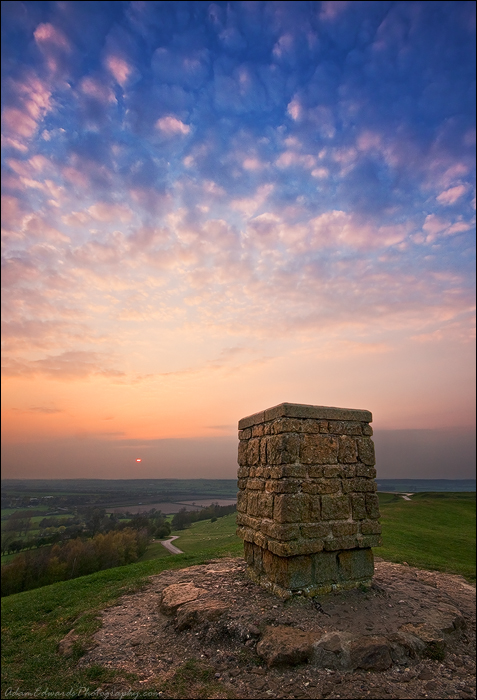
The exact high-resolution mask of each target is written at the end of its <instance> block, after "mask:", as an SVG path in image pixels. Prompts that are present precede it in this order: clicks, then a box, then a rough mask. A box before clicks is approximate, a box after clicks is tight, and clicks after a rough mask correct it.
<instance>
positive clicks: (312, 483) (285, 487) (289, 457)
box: [237, 403, 381, 597]
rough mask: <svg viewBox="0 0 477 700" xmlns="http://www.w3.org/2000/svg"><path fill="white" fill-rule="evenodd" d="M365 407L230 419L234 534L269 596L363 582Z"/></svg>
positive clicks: (367, 557) (373, 540)
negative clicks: (234, 435)
mask: <svg viewBox="0 0 477 700" xmlns="http://www.w3.org/2000/svg"><path fill="white" fill-rule="evenodd" d="M371 420H372V416H371V413H370V412H369V411H362V410H354V409H348V408H331V407H327V406H308V405H303V404H293V403H282V404H280V405H279V406H274V407H273V408H269V409H266V410H265V411H261V412H260V413H256V414H254V415H252V416H248V417H247V418H242V420H241V421H239V440H240V442H239V453H238V463H239V470H238V487H239V489H240V490H239V493H238V497H237V525H238V529H237V534H238V535H239V536H240V537H242V538H243V540H244V549H245V559H246V561H247V564H248V571H249V574H250V576H251V577H252V579H253V580H255V581H257V582H258V583H260V584H261V585H262V586H264V587H266V588H269V589H270V590H272V591H273V592H274V593H276V594H277V595H280V596H282V597H288V596H290V595H292V594H294V593H303V594H305V595H316V594H318V593H328V592H330V591H332V590H336V589H349V588H355V587H357V586H358V585H360V584H364V585H369V584H370V583H371V578H372V576H373V572H374V561H373V553H372V550H371V547H373V546H376V545H378V544H380V537H379V534H380V532H381V526H380V524H379V522H378V518H379V502H378V496H377V494H376V482H375V480H374V479H375V477H376V470H375V468H374V464H375V458H374V444H373V441H372V439H371V435H372V434H373V430H372V428H371V426H370V425H369V423H370V422H371Z"/></svg>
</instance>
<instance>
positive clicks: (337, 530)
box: [331, 521, 374, 537]
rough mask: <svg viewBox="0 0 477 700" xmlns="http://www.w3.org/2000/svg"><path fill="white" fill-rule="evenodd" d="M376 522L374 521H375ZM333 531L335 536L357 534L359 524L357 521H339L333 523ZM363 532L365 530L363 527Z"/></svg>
mask: <svg viewBox="0 0 477 700" xmlns="http://www.w3.org/2000/svg"><path fill="white" fill-rule="evenodd" d="M373 523H374V521H373ZM331 532H332V534H333V535H334V536H335V537H342V536H343V535H356V533H357V532H358V525H357V523H347V522H338V523H331ZM361 532H363V530H362V529H361ZM363 534H370V533H363Z"/></svg>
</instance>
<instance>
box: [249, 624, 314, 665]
mask: <svg viewBox="0 0 477 700" xmlns="http://www.w3.org/2000/svg"><path fill="white" fill-rule="evenodd" d="M316 638H317V635H316V634H313V632H304V631H303V630H300V629H296V628H293V627H286V626H284V625H279V626H278V627H267V628H266V629H265V631H264V633H263V636H262V639H261V640H260V641H259V643H258V644H257V654H258V656H260V657H261V658H262V659H263V660H264V661H265V662H266V664H267V666H268V667H269V668H270V667H272V666H282V665H284V664H288V665H291V666H296V665H297V664H302V663H305V662H307V661H309V660H310V658H311V657H312V655H313V643H314V642H315V641H316Z"/></svg>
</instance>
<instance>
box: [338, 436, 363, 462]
mask: <svg viewBox="0 0 477 700" xmlns="http://www.w3.org/2000/svg"><path fill="white" fill-rule="evenodd" d="M338 439H339V443H338V461H339V462H340V463H342V464H348V463H352V462H357V461H358V448H357V445H356V439H355V438H352V437H349V436H348V435H340V437H339V438H338Z"/></svg>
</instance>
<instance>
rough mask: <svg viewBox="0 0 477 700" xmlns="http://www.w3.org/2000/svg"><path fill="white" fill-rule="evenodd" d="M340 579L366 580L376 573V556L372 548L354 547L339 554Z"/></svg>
mask: <svg viewBox="0 0 477 700" xmlns="http://www.w3.org/2000/svg"><path fill="white" fill-rule="evenodd" d="M337 563H338V568H339V572H340V573H339V575H340V579H341V580H343V581H347V580H349V581H363V580H364V581H365V580H369V579H371V578H372V576H373V573H374V557H373V552H372V550H371V549H353V550H348V551H346V552H339V553H338V555H337Z"/></svg>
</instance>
